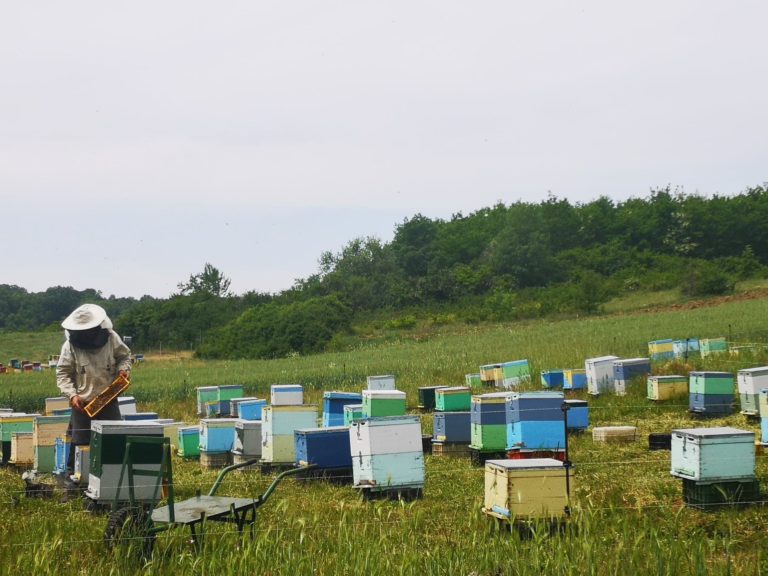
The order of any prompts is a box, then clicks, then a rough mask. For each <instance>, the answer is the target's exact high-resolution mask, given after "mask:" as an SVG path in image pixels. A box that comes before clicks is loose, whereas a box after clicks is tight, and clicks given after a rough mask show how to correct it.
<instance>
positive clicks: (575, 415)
mask: <svg viewBox="0 0 768 576" xmlns="http://www.w3.org/2000/svg"><path fill="white" fill-rule="evenodd" d="M565 403H566V404H567V405H568V430H574V431H577V432H580V431H583V430H586V429H587V428H589V405H588V404H587V401H586V400H565Z"/></svg>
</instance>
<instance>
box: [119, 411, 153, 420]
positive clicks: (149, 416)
mask: <svg viewBox="0 0 768 576" xmlns="http://www.w3.org/2000/svg"><path fill="white" fill-rule="evenodd" d="M123 420H157V412H134V413H133V414H123Z"/></svg>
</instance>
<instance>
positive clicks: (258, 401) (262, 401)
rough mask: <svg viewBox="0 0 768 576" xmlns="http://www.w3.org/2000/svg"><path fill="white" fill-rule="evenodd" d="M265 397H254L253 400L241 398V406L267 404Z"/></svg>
mask: <svg viewBox="0 0 768 576" xmlns="http://www.w3.org/2000/svg"><path fill="white" fill-rule="evenodd" d="M266 403H267V401H266V399H265V398H254V399H253V400H250V399H249V400H241V401H240V406H253V405H254V404H266Z"/></svg>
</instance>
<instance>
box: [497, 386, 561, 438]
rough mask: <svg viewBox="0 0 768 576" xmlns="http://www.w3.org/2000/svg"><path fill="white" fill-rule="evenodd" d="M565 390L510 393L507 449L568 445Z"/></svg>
mask: <svg viewBox="0 0 768 576" xmlns="http://www.w3.org/2000/svg"><path fill="white" fill-rule="evenodd" d="M562 407H563V393H562V392H519V393H513V394H510V395H509V397H508V398H507V401H506V404H505V408H506V410H507V449H508V450H512V449H517V448H521V449H525V450H562V449H563V448H564V447H565V427H564V425H563V409H562Z"/></svg>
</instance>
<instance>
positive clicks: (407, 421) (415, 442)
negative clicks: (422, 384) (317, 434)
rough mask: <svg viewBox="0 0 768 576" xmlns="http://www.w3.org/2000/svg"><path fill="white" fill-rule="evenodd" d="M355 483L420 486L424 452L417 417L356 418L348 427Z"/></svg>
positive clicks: (401, 486)
mask: <svg viewBox="0 0 768 576" xmlns="http://www.w3.org/2000/svg"><path fill="white" fill-rule="evenodd" d="M349 439H350V453H351V455H352V475H353V481H354V484H355V486H370V487H376V488H380V489H386V488H395V487H397V488H403V487H408V488H421V487H422V486H423V485H424V453H423V450H422V441H421V423H420V420H419V417H418V416H398V417H388V418H370V419H367V420H358V421H357V422H354V423H353V424H352V425H351V426H350V428H349Z"/></svg>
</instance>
